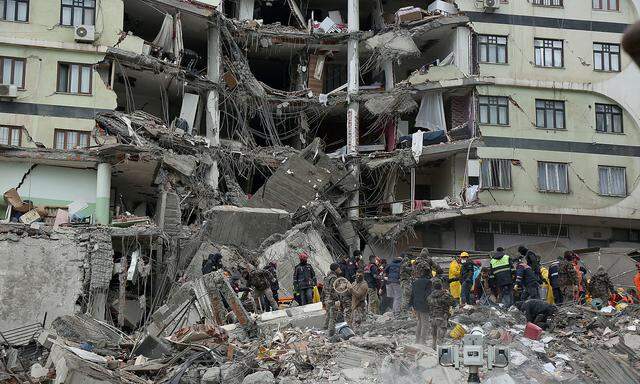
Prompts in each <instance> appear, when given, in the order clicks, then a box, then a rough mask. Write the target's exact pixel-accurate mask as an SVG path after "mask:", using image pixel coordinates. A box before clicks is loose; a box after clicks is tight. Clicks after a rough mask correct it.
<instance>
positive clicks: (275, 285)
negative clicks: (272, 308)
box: [264, 261, 280, 303]
mask: <svg viewBox="0 0 640 384" xmlns="http://www.w3.org/2000/svg"><path fill="white" fill-rule="evenodd" d="M264 269H265V270H266V271H268V272H269V273H270V274H271V293H272V294H273V299H274V300H275V301H276V303H277V302H278V291H279V290H280V282H279V281H278V271H277V269H278V264H277V263H276V262H275V261H270V262H269V264H267V265H265V266H264Z"/></svg>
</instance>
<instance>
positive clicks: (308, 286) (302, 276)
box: [293, 252, 318, 305]
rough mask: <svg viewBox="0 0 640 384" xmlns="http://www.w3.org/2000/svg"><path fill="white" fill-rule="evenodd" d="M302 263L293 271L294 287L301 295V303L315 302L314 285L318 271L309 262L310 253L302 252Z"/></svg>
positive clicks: (300, 258) (300, 257)
mask: <svg viewBox="0 0 640 384" xmlns="http://www.w3.org/2000/svg"><path fill="white" fill-rule="evenodd" d="M298 258H299V260H300V263H298V265H296V267H295V269H294V271H293V289H294V290H295V291H296V292H297V293H298V294H299V295H300V305H307V304H312V303H313V287H315V286H316V284H317V283H318V282H317V281H316V272H315V271H314V270H313V267H312V266H311V265H310V264H309V262H308V260H309V255H307V254H306V253H304V252H302V253H300V254H299V255H298Z"/></svg>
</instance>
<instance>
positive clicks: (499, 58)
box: [478, 35, 508, 64]
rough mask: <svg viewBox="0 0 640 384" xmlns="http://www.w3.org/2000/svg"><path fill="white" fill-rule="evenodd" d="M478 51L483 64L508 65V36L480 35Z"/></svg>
mask: <svg viewBox="0 0 640 384" xmlns="http://www.w3.org/2000/svg"><path fill="white" fill-rule="evenodd" d="M478 50H479V51H480V52H479V54H480V62H481V63H492V64H506V63H507V62H508V52H507V37H506V36H494V35H479V36H478Z"/></svg>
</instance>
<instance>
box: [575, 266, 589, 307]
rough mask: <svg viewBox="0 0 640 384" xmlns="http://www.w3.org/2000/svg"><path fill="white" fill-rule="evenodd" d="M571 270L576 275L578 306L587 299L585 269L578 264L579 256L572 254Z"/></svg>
mask: <svg viewBox="0 0 640 384" xmlns="http://www.w3.org/2000/svg"><path fill="white" fill-rule="evenodd" d="M573 268H574V269H575V270H576V274H577V275H578V297H577V300H578V302H579V303H580V304H584V303H585V301H586V298H587V282H588V280H589V279H588V278H587V268H585V267H584V266H583V265H582V264H581V263H580V256H578V255H577V254H574V257H573Z"/></svg>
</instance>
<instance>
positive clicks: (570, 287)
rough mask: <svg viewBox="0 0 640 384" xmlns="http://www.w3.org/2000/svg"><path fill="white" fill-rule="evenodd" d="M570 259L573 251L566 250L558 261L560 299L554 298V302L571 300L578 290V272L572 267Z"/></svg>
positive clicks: (571, 259)
mask: <svg viewBox="0 0 640 384" xmlns="http://www.w3.org/2000/svg"><path fill="white" fill-rule="evenodd" d="M572 261H573V252H571V251H566V252H565V253H564V257H563V259H562V260H560V262H559V263H558V288H560V293H561V297H562V301H557V300H556V304H560V303H565V302H572V301H573V300H574V296H575V295H576V293H577V292H578V274H577V273H576V270H575V268H573V263H572Z"/></svg>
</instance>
